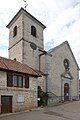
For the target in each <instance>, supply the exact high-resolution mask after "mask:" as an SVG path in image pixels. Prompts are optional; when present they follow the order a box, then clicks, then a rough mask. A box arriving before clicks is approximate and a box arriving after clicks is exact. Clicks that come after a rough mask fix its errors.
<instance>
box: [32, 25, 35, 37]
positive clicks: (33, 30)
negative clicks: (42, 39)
mask: <svg viewBox="0 0 80 120" xmlns="http://www.w3.org/2000/svg"><path fill="white" fill-rule="evenodd" d="M31 35H33V36H34V37H36V28H35V27H34V26H31Z"/></svg>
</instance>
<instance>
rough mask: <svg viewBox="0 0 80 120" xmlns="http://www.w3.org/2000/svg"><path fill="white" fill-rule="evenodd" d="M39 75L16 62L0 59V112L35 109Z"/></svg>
mask: <svg viewBox="0 0 80 120" xmlns="http://www.w3.org/2000/svg"><path fill="white" fill-rule="evenodd" d="M38 77H39V74H38V73H37V72H35V70H34V69H32V68H30V67H29V66H27V65H24V64H21V63H20V62H18V61H15V60H10V59H7V58H3V57H0V104H1V108H0V112H1V113H6V112H16V111H22V110H27V109H31V108H35V107H37V78H38Z"/></svg>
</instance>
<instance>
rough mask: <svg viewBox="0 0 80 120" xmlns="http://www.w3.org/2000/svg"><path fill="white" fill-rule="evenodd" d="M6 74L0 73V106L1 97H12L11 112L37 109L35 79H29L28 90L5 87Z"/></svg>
mask: <svg viewBox="0 0 80 120" xmlns="http://www.w3.org/2000/svg"><path fill="white" fill-rule="evenodd" d="M6 76H7V75H6V72H3V71H0V77H1V78H2V79H1V78H0V105H1V96H12V112H16V111H22V110H27V109H28V110H29V109H32V108H36V107H37V78H34V77H30V81H29V84H30V86H29V89H26V88H16V87H7V77H6Z"/></svg>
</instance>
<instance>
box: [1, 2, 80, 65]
mask: <svg viewBox="0 0 80 120" xmlns="http://www.w3.org/2000/svg"><path fill="white" fill-rule="evenodd" d="M26 4H28V5H27V7H26V10H27V11H28V12H29V13H30V14H32V15H33V16H34V17H36V18H37V19H38V20H39V21H40V22H42V23H43V24H44V25H45V26H46V29H45V30H44V46H45V50H49V49H50V48H53V47H56V46H58V45H59V44H61V43H62V42H64V41H66V40H67V41H68V42H69V45H70V47H71V49H72V52H73V54H74V56H75V59H76V61H77V63H78V65H79V67H80V55H79V53H80V0H26ZM24 6H25V3H24V1H23V0H0V56H3V57H8V46H9V30H8V28H6V26H7V24H8V23H9V22H10V21H11V19H12V18H13V17H14V15H15V14H16V13H17V12H18V11H19V10H20V8H21V7H23V8H24Z"/></svg>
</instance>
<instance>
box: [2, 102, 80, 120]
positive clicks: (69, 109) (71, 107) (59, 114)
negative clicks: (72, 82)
mask: <svg viewBox="0 0 80 120" xmlns="http://www.w3.org/2000/svg"><path fill="white" fill-rule="evenodd" d="M0 120H80V101H76V102H71V103H66V104H63V105H59V106H56V107H47V108H43V109H40V110H38V111H37V110H34V111H30V112H29V111H27V112H21V113H16V114H5V115H3V116H2V115H0Z"/></svg>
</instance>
